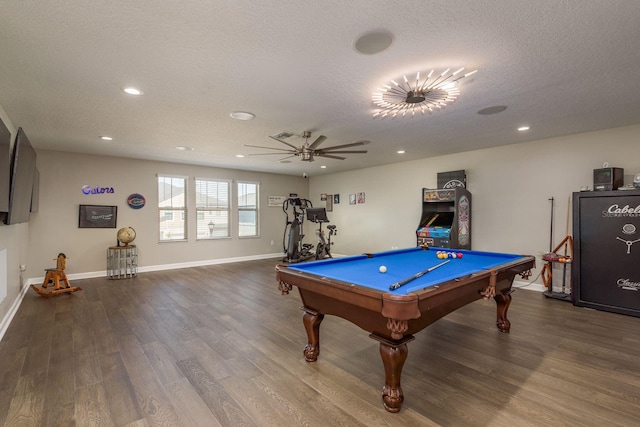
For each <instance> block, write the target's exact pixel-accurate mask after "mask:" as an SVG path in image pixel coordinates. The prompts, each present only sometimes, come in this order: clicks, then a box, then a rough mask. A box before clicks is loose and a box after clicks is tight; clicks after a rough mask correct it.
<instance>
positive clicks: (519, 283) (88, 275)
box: [0, 253, 547, 341]
mask: <svg viewBox="0 0 640 427" xmlns="http://www.w3.org/2000/svg"><path fill="white" fill-rule="evenodd" d="M341 256H344V255H338V254H335V255H334V257H336V258H338V257H341ZM281 257H283V255H282V253H276V254H263V255H251V256H244V257H235V258H219V259H209V260H202V261H190V262H178V263H175V264H160V265H150V266H146V267H139V268H138V272H140V273H145V272H152V271H163V270H176V269H179V268H190V267H203V266H206V265H216V264H228V263H232V262H242V261H255V260H259V259H270V258H281ZM106 275H107V271H106V270H101V271H89V272H85V273H72V274H68V275H67V277H68V278H69V280H80V279H93V278H97V277H106ZM43 280H44V276H43V277H34V278H30V279H27V280H26V281H25V284H24V286H23V288H22V290H21V291H20V294H19V295H18V296H17V297H16V299H15V301H14V302H13V304H12V305H11V308H10V309H9V312H8V313H7V314H6V316H4V318H3V319H2V321H1V322H0V341H2V337H3V336H4V334H5V332H6V330H7V328H8V327H9V325H10V324H11V320H13V316H15V314H16V312H17V311H18V308H19V307H20V304H21V303H22V299H23V298H24V296H25V295H26V293H27V291H28V290H29V288H30V286H31V285H32V284H34V285H39V284H41V283H42V281H43ZM513 287H514V288H516V289H528V290H531V291H537V292H544V291H546V290H547V288H546V287H545V286H544V285H542V284H538V283H529V282H525V281H523V280H514V281H513Z"/></svg>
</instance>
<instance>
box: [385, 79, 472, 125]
mask: <svg viewBox="0 0 640 427" xmlns="http://www.w3.org/2000/svg"><path fill="white" fill-rule="evenodd" d="M462 70H464V68H460V69H459V70H458V71H455V72H453V73H451V74H449V71H450V69H449V68H447V69H446V70H444V71H443V72H442V73H441V74H440V75H436V76H434V75H433V73H434V70H431V72H430V73H429V75H428V76H427V78H426V79H424V80H423V81H422V82H421V81H420V72H418V73H417V74H416V79H415V82H409V79H407V76H402V78H403V79H404V82H402V83H397V82H396V81H394V80H391V84H393V86H390V85H386V84H384V85H382V88H378V92H374V94H373V97H372V100H373V102H374V104H376V105H377V106H378V107H379V108H380V109H379V110H378V111H377V112H376V113H375V114H374V115H373V117H374V118H375V117H382V118H385V117H387V116H391V117H395V116H397V115H398V114H400V115H402V116H403V117H404V116H405V115H406V114H407V113H410V114H411V115H412V116H414V115H415V114H416V112H422V113H423V114H424V113H429V114H431V113H432V112H433V111H437V110H440V109H442V108H444V107H446V106H447V105H448V104H451V103H452V102H453V101H455V100H456V99H457V98H458V95H459V94H460V90H459V89H458V81H459V80H460V79H463V78H465V77H468V76H470V75H472V74H475V73H476V72H477V71H478V70H474V71H471V72H469V73H467V74H461V75H460V73H461V72H462Z"/></svg>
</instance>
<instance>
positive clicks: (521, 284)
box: [512, 280, 547, 292]
mask: <svg viewBox="0 0 640 427" xmlns="http://www.w3.org/2000/svg"><path fill="white" fill-rule="evenodd" d="M512 286H513V287H514V288H515V289H527V290H529V291H536V292H544V291H546V290H547V287H546V286H545V285H543V284H542V283H529V282H525V281H524V280H514V281H513V285H512Z"/></svg>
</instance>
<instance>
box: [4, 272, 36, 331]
mask: <svg viewBox="0 0 640 427" xmlns="http://www.w3.org/2000/svg"><path fill="white" fill-rule="evenodd" d="M43 280H44V279H43ZM29 288H30V283H29V281H26V282H25V284H24V286H23V287H22V289H21V290H20V293H19V294H18V296H17V297H16V299H15V300H14V301H13V304H11V308H9V311H8V312H7V314H6V315H5V316H4V318H3V319H2V321H0V341H2V338H3V337H4V334H5V332H7V329H8V328H9V325H10V324H11V321H12V320H13V316H15V315H16V312H17V311H18V308H20V304H22V299H23V298H24V296H25V295H26V293H27V291H28V290H29Z"/></svg>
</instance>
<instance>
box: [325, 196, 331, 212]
mask: <svg viewBox="0 0 640 427" xmlns="http://www.w3.org/2000/svg"><path fill="white" fill-rule="evenodd" d="M325 203H326V206H325V208H326V210H327V212H333V194H327V200H326V201H325Z"/></svg>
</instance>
